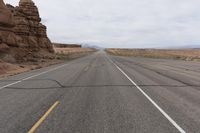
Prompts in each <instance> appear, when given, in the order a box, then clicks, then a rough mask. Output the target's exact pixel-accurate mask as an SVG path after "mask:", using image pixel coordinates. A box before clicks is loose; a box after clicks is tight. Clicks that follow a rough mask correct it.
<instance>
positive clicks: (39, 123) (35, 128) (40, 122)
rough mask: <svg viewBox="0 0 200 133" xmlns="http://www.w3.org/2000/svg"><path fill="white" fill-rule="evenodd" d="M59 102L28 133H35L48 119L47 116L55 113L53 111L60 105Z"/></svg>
mask: <svg viewBox="0 0 200 133" xmlns="http://www.w3.org/2000/svg"><path fill="white" fill-rule="evenodd" d="M59 103H60V102H59V101H56V102H55V103H54V104H53V105H52V106H51V107H50V108H49V110H48V111H47V112H46V113H45V114H44V115H43V116H42V117H41V118H40V119H39V121H37V123H35V125H34V126H33V127H32V128H31V129H30V130H29V131H28V133H34V132H35V131H36V130H37V128H38V127H39V126H40V125H41V124H42V122H43V121H44V120H45V119H46V118H47V116H48V115H49V114H50V113H51V112H52V111H53V109H54V108H55V107H56V106H57V105H58V104H59Z"/></svg>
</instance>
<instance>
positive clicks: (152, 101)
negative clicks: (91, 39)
mask: <svg viewBox="0 0 200 133" xmlns="http://www.w3.org/2000/svg"><path fill="white" fill-rule="evenodd" d="M108 60H109V61H110V62H111V63H112V64H113V65H114V66H115V67H116V68H117V69H118V70H119V71H120V72H121V73H122V74H123V75H124V76H125V77H126V78H127V79H128V80H129V81H130V82H131V83H132V84H133V85H135V87H136V88H137V89H138V90H139V91H140V92H141V93H142V94H143V95H144V96H145V97H146V98H147V99H148V100H149V101H150V102H151V103H152V104H153V105H154V106H155V107H156V108H157V109H158V110H159V111H160V112H161V113H162V114H163V115H164V116H165V118H167V120H168V121H169V122H170V123H171V124H172V125H174V127H176V129H178V131H179V132H180V133H186V131H184V130H183V129H182V128H181V127H180V126H179V125H178V124H177V123H176V122H175V121H174V120H173V119H172V118H171V117H170V116H169V115H168V114H167V113H166V112H165V111H164V110H163V109H162V108H161V107H160V106H158V104H157V103H156V102H155V101H154V100H153V99H151V97H150V96H148V95H147V94H146V93H145V92H144V91H143V90H142V89H141V88H140V87H139V86H138V85H137V84H136V83H135V82H134V81H133V80H132V79H131V78H130V77H129V76H128V75H127V74H126V73H125V72H124V71H123V70H122V69H121V68H120V67H119V66H118V65H117V64H115V63H114V62H113V61H112V60H111V59H110V58H109V57H108Z"/></svg>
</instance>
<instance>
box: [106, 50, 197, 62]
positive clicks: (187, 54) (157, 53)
mask: <svg viewBox="0 0 200 133" xmlns="http://www.w3.org/2000/svg"><path fill="white" fill-rule="evenodd" d="M106 52H107V53H109V54H112V55H118V56H134V57H147V58H166V59H180V60H188V61H200V49H114V48H113V49H106Z"/></svg>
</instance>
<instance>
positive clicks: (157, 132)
mask: <svg viewBox="0 0 200 133" xmlns="http://www.w3.org/2000/svg"><path fill="white" fill-rule="evenodd" d="M26 132H29V133H33V132H36V133H179V132H188V133H200V63H198V62H186V61H176V60H166V59H147V58H133V57H117V56H109V55H107V54H106V53H104V52H102V51H100V52H96V53H94V54H92V55H89V56H86V57H82V58H79V59H76V60H73V61H70V62H67V63H65V64H59V65H53V66H50V67H47V68H42V69H39V70H34V71H31V72H27V73H22V74H19V75H16V76H12V77H9V78H7V79H4V80H1V81H0V133H26Z"/></svg>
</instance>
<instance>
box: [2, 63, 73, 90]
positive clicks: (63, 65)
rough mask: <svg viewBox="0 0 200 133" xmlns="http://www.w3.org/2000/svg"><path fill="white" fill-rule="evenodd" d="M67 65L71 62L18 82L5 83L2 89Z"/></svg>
mask: <svg viewBox="0 0 200 133" xmlns="http://www.w3.org/2000/svg"><path fill="white" fill-rule="evenodd" d="M67 65H69V64H64V65H61V66H58V67H55V68H53V69H50V70H48V71H44V72H41V73H39V74H36V75H32V76H30V77H27V78H24V79H22V80H19V81H16V82H13V83H10V84H7V85H5V86H2V87H0V90H2V89H4V88H6V87H9V86H12V85H15V84H18V83H20V82H22V81H26V80H29V79H32V78H34V77H37V76H40V75H42V74H45V73H48V72H52V71H55V70H57V69H59V68H62V67H64V66H67Z"/></svg>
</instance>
